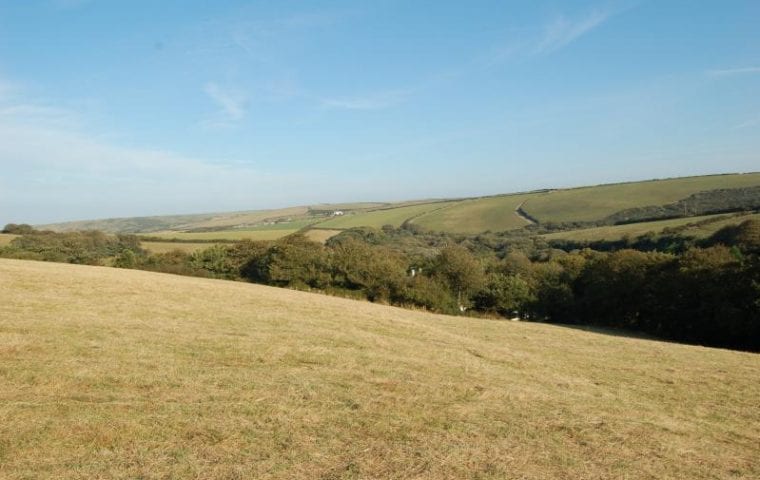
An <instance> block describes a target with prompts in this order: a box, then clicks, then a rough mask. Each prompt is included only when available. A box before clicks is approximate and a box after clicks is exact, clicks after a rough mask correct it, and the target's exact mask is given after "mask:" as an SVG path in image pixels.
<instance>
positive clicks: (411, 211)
mask: <svg viewBox="0 0 760 480" xmlns="http://www.w3.org/2000/svg"><path fill="white" fill-rule="evenodd" d="M454 203H455V202H433V203H422V204H413V205H405V206H402V207H393V208H391V207H389V208H383V209H380V210H372V211H367V212H357V213H346V214H345V215H343V216H340V217H332V218H330V219H329V220H325V221H324V222H319V223H318V224H317V226H319V228H326V229H335V230H342V229H348V228H353V227H374V228H381V227H382V226H383V225H393V226H394V227H400V226H401V224H403V223H404V222H405V221H407V220H409V219H412V218H414V217H417V216H419V215H422V214H425V213H428V212H433V211H436V210H438V209H441V208H446V207H448V206H450V205H453V204H454Z"/></svg>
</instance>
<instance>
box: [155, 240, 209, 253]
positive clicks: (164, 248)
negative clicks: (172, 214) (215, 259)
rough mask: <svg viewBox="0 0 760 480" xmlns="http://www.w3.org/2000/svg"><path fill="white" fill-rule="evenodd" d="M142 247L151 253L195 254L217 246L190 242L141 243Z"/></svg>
mask: <svg viewBox="0 0 760 480" xmlns="http://www.w3.org/2000/svg"><path fill="white" fill-rule="evenodd" d="M140 244H141V245H142V247H143V248H144V249H146V250H148V251H149V252H150V253H167V252H172V251H174V250H180V251H182V252H187V253H193V252H195V251H197V250H203V249H205V248H209V247H212V246H214V245H216V244H214V243H210V242H202V243H190V242H140Z"/></svg>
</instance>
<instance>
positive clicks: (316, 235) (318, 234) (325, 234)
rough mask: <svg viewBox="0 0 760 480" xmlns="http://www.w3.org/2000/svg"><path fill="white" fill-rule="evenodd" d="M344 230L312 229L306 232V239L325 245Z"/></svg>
mask: <svg viewBox="0 0 760 480" xmlns="http://www.w3.org/2000/svg"><path fill="white" fill-rule="evenodd" d="M342 231H343V230H321V229H316V228H315V229H312V230H308V231H306V233H305V234H304V235H306V238H308V239H309V240H311V241H314V242H319V243H325V242H326V241H328V240H329V239H331V238H332V237H334V236H335V235H337V234H339V233H340V232H342Z"/></svg>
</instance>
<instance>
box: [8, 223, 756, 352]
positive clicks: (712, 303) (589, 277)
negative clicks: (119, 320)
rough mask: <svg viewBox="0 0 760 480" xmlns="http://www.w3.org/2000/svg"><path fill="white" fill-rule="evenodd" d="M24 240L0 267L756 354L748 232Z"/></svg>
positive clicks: (411, 231) (394, 232) (749, 228)
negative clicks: (311, 298) (222, 288)
mask: <svg viewBox="0 0 760 480" xmlns="http://www.w3.org/2000/svg"><path fill="white" fill-rule="evenodd" d="M23 230H24V232H23V233H21V232H19V231H18V230H17V232H18V233H21V236H19V237H18V238H16V239H14V240H13V241H12V242H11V244H10V245H9V246H6V247H3V248H1V249H0V256H5V257H15V258H26V259H35V260H47V261H59V262H70V263H84V264H96V265H110V266H115V267H121V268H137V269H144V270H152V271H159V272H168V273H175V274H182V275H195V276H204V277H212V278H223V279H231V280H244V281H251V282H255V283H261V284H266V285H274V286H280V287H287V288H297V289H304V290H314V291H320V292H325V293H329V294H334V295H342V296H347V297H351V298H362V299H367V300H370V301H374V302H381V303H386V304H393V305H399V306H404V307H413V308H424V309H427V310H430V311H434V312H440V313H448V314H462V313H467V314H470V315H484V316H491V317H506V318H519V319H523V320H530V321H542V322H552V323H562V324H574V325H591V326H598V327H614V328H624V329H628V330H635V331H640V332H645V333H649V334H652V335H655V336H658V337H661V338H666V339H672V340H675V341H682V342H689V343H698V344H704V345H713V346H724V347H732V348H741V349H748V350H756V351H757V350H760V221H757V220H747V221H745V222H743V223H741V224H740V225H734V226H729V227H725V228H723V229H721V230H719V231H718V232H716V233H715V234H714V235H712V236H711V237H709V238H707V239H705V240H702V241H698V240H695V239H689V238H686V237H678V236H677V235H664V236H662V238H664V239H665V240H664V241H662V240H660V239H658V238H652V236H651V235H650V236H645V237H642V238H640V239H638V240H636V241H628V242H626V243H624V244H617V243H615V242H610V243H609V244H608V245H604V244H601V245H596V248H593V249H592V248H588V247H584V248H574V247H575V246H573V245H563V244H559V245H558V244H556V243H555V244H551V243H548V242H545V241H544V240H543V239H541V238H540V237H531V236H529V235H527V234H525V233H512V234H488V233H487V234H481V235H474V236H473V235H469V236H468V235H447V234H441V233H433V232H425V231H423V230H422V229H420V228H419V227H417V226H414V225H407V226H405V228H392V227H384V228H383V229H372V228H360V229H353V230H349V231H346V232H343V233H341V234H340V235H338V236H336V237H333V238H331V239H330V240H329V241H328V242H327V243H326V244H324V245H323V244H320V243H316V242H312V241H310V240H309V239H308V238H306V237H305V236H303V235H299V234H296V235H291V236H288V237H285V238H283V239H280V240H277V241H265V242H264V241H258V242H254V241H240V242H235V243H230V244H219V245H213V246H210V247H209V248H206V249H202V250H198V251H195V252H193V253H186V252H182V251H179V250H177V251H173V252H169V253H161V254H156V253H150V252H147V251H145V250H144V249H142V248H141V246H140V241H139V238H137V237H135V236H134V235H116V236H112V235H106V234H103V233H101V232H96V231H90V232H72V233H53V232H37V231H34V230H33V229H32V230H31V231H29V230H28V229H23ZM658 242H659V243H658ZM673 245H676V247H673ZM558 246H560V247H565V248H566V249H564V250H563V249H562V248H557V247H558ZM636 246H639V247H640V248H638V249H637V248H631V247H636Z"/></svg>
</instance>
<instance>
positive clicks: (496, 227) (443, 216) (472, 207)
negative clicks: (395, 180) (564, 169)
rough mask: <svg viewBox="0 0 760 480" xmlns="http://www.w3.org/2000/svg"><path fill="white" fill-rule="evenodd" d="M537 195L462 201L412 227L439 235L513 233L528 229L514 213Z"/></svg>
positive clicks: (426, 215)
mask: <svg viewBox="0 0 760 480" xmlns="http://www.w3.org/2000/svg"><path fill="white" fill-rule="evenodd" d="M535 195H537V194H521V195H502V196H498V197H485V198H477V199H472V200H461V201H459V202H456V203H452V204H451V205H449V206H447V207H446V208H443V209H440V210H435V211H433V212H430V213H426V214H424V215H421V216H420V217H418V218H416V219H414V220H413V223H415V224H417V225H420V226H422V227H425V228H427V229H429V230H434V231H438V232H453V233H480V232H484V231H486V230H491V231H494V232H498V231H504V230H514V229H517V228H522V227H524V226H525V225H528V223H529V222H526V221H525V219H523V218H521V217H520V216H519V215H517V213H516V212H515V210H516V209H517V208H518V207H519V206H520V205H521V204H522V203H523V202H524V201H526V200H527V199H530V198H533V197H534V196H535Z"/></svg>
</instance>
